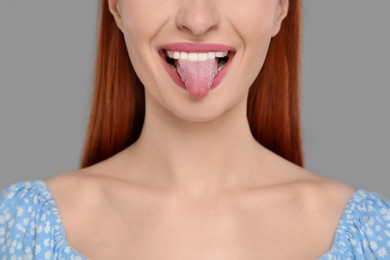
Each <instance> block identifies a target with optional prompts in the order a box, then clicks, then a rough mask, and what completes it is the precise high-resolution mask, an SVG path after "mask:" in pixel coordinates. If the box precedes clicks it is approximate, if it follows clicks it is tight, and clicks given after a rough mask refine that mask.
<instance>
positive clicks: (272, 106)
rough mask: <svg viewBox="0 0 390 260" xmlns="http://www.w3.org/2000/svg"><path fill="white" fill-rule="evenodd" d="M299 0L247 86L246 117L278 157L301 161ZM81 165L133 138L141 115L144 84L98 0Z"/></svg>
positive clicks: (117, 149)
mask: <svg viewBox="0 0 390 260" xmlns="http://www.w3.org/2000/svg"><path fill="white" fill-rule="evenodd" d="M301 9H302V7H301V1H300V0H290V3H289V11H288V14H287V16H286V17H285V19H284V20H283V22H282V25H281V28H280V31H279V33H278V34H277V35H276V36H274V37H273V38H272V39H271V42H270V46H269V49H268V53H267V56H266V59H265V61H264V64H263V67H262V69H261V72H260V73H259V75H258V76H257V78H256V79H255V81H254V83H253V84H252V86H251V87H250V89H249V95H248V105H247V117H248V122H249V125H250V129H251V132H252V135H253V136H254V138H255V139H256V140H257V141H258V142H259V143H260V144H261V145H263V146H264V147H266V148H267V149H269V150H271V151H273V152H274V153H276V154H278V155H280V156H281V157H283V158H285V159H287V160H289V161H291V162H292V163H295V164H297V165H299V166H302V165H303V155H302V141H301V122H300V73H301V71H300V69H301V66H300V65H301V64H300V59H301V23H302V22H301V19H302V18H301V17H302V10H301ZM94 85H95V86H94V90H93V94H92V104H91V112H90V118H89V124H88V128H87V132H86V138H85V143H84V148H83V153H82V157H81V162H80V167H81V168H84V167H88V166H90V165H93V164H96V163H98V162H100V161H103V160H105V159H108V158H109V157H111V156H113V155H114V154H116V153H118V152H120V151H121V150H123V149H125V148H126V147H128V146H130V145H131V144H133V143H134V142H135V141H136V140H137V139H138V137H139V136H140V133H141V131H142V126H143V122H144V116H145V93H144V87H143V85H142V83H141V81H140V80H139V78H138V77H137V75H136V73H135V71H134V69H133V67H132V65H131V61H130V58H129V55H128V53H127V49H126V45H125V40H124V37H123V34H122V32H121V31H120V30H119V29H118V27H117V25H116V23H115V21H114V18H113V16H112V14H111V13H110V11H109V8H108V1H107V0H101V3H100V32H99V38H98V46H97V55H96V68H95V82H94Z"/></svg>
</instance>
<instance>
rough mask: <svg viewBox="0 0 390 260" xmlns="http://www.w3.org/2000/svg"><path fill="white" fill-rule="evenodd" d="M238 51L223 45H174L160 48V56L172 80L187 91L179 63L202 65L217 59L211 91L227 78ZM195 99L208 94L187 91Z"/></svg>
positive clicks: (205, 92)
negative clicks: (178, 67)
mask: <svg viewBox="0 0 390 260" xmlns="http://www.w3.org/2000/svg"><path fill="white" fill-rule="evenodd" d="M235 53H236V49H235V48H233V47H231V46H227V45H222V44H203V43H173V44H167V45H163V46H161V47H160V48H159V54H160V57H161V60H162V63H163V66H164V68H165V69H166V71H167V72H168V74H169V75H170V77H171V78H172V80H173V81H174V82H175V83H176V85H178V86H179V87H181V88H183V89H187V86H186V84H185V83H184V81H183V79H182V77H181V76H180V75H179V73H178V72H177V67H176V66H177V64H178V63H179V62H178V61H179V60H180V61H184V60H185V61H186V62H187V61H192V62H198V63H199V64H201V63H202V62H205V61H207V60H208V61H210V60H212V59H215V60H216V62H218V72H217V73H216V75H215V77H214V79H213V80H212V83H211V85H210V86H208V88H209V90H211V89H214V88H216V87H217V86H218V85H219V84H220V83H221V81H222V80H223V79H224V77H225V76H226V74H227V72H228V70H229V67H230V64H231V62H232V60H233V58H234V55H235ZM187 90H188V91H189V94H190V95H191V96H193V97H197V98H201V97H204V96H206V95H207V94H208V91H206V90H205V91H203V92H202V93H203V94H196V95H195V94H192V93H193V91H191V90H190V89H187Z"/></svg>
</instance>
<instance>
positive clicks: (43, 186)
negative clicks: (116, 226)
mask: <svg viewBox="0 0 390 260" xmlns="http://www.w3.org/2000/svg"><path fill="white" fill-rule="evenodd" d="M33 183H36V184H37V185H38V187H39V189H40V190H41V191H43V192H45V193H46V195H47V197H46V199H47V200H48V201H49V203H51V206H52V208H51V209H52V212H53V214H54V215H55V217H56V220H57V225H58V228H59V233H60V239H61V241H62V242H63V243H64V245H65V248H66V247H67V248H68V249H69V251H70V254H71V255H72V254H74V255H77V256H79V257H82V258H86V259H89V258H88V257H86V256H84V255H83V254H81V253H80V252H78V251H77V250H76V249H74V248H73V247H72V246H71V245H70V244H69V242H68V240H67V237H66V233H65V228H64V226H63V223H62V218H61V213H60V211H59V209H58V206H57V203H56V201H55V199H54V196H53V194H52V193H51V191H50V190H49V187H48V186H47V184H46V182H45V181H43V180H36V181H33Z"/></svg>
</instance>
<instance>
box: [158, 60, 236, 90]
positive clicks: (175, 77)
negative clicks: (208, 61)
mask: <svg viewBox="0 0 390 260" xmlns="http://www.w3.org/2000/svg"><path fill="white" fill-rule="evenodd" d="M229 55H231V56H230V57H229V60H228V62H227V63H225V65H223V67H222V69H221V71H219V72H218V74H217V76H215V78H214V81H213V83H212V84H211V86H210V88H211V89H214V88H216V87H218V86H219V83H221V82H222V80H223V79H224V78H225V76H226V74H227V72H228V70H229V68H230V64H231V61H232V60H233V58H234V56H235V54H229ZM160 57H161V60H162V63H163V66H164V68H165V69H166V71H167V72H168V74H169V75H170V76H171V78H172V80H173V81H174V82H175V83H176V85H178V86H179V87H181V88H183V89H187V88H186V86H185V84H184V82H183V80H182V79H181V78H180V76H179V74H178V73H177V72H176V71H175V70H174V69H172V68H171V66H170V65H169V64H168V62H166V61H165V54H160Z"/></svg>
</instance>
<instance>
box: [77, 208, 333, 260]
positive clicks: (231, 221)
mask: <svg viewBox="0 0 390 260" xmlns="http://www.w3.org/2000/svg"><path fill="white" fill-rule="evenodd" d="M96 223H98V224H95V225H94V226H95V228H94V229H90V230H89V231H88V230H85V232H84V234H85V235H84V237H89V238H88V239H83V240H82V241H80V240H79V241H77V242H75V245H77V247H76V249H78V250H79V252H82V253H83V254H84V255H86V256H88V257H89V258H91V259H94V260H95V259H96V260H99V259H137V260H155V259H156V260H157V259H159V260H182V259H188V260H199V259H210V260H216V259H224V260H225V259H226V260H239V259H247V260H251V259H253V260H255V259H300V260H301V259H315V258H316V257H318V256H320V255H321V254H322V253H324V252H325V251H326V248H327V247H329V245H323V246H318V245H319V244H320V243H318V242H319V241H318V240H316V239H315V238H314V239H313V237H312V236H311V235H310V230H308V228H307V226H305V223H304V221H300V220H299V216H298V215H296V216H292V215H289V214H272V213H271V212H269V213H268V214H267V212H263V214H259V212H246V213H245V214H242V213H241V214H231V213H230V214H227V213H226V212H221V211H213V210H209V211H207V212H205V211H195V210H194V211H191V210H188V211H167V210H157V211H155V212H143V213H142V212H141V211H138V212H133V213H132V214H130V215H122V214H118V212H116V214H114V213H111V214H108V215H107V214H106V217H105V218H100V219H96ZM83 241H85V242H83ZM71 244H72V243H71Z"/></svg>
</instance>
